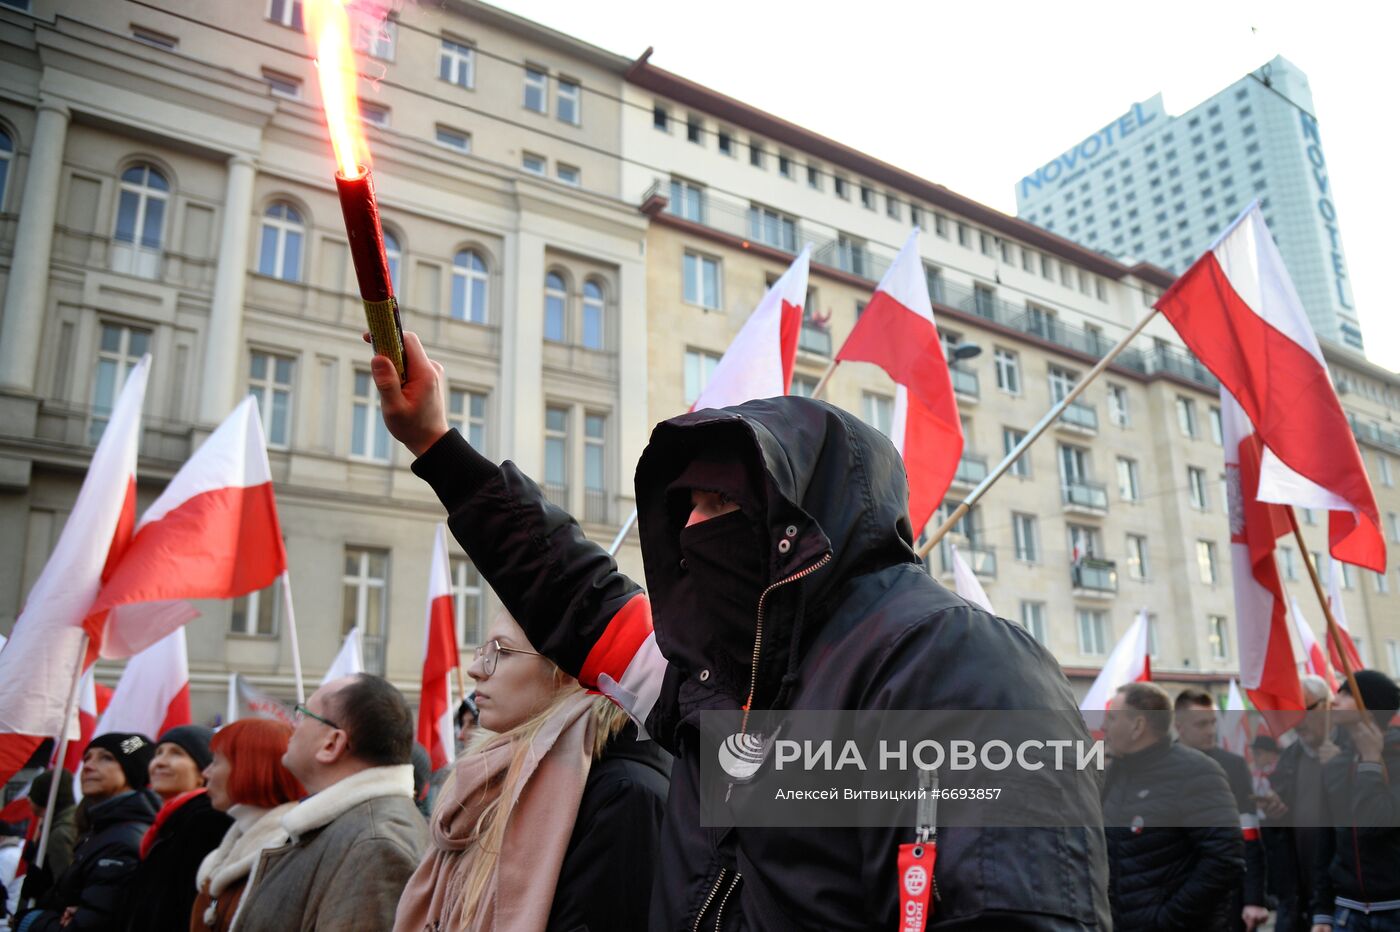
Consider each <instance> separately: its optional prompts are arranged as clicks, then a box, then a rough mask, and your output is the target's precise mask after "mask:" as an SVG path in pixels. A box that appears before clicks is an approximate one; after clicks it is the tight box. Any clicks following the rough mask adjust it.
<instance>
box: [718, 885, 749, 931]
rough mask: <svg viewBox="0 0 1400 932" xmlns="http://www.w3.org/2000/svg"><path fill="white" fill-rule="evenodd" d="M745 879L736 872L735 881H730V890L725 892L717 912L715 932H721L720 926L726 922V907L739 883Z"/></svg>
mask: <svg viewBox="0 0 1400 932" xmlns="http://www.w3.org/2000/svg"><path fill="white" fill-rule="evenodd" d="M743 879H744V875H743V874H741V873H739V872H738V871H735V872H734V879H733V880H731V881H729V889H728V890H725V891H724V899H722V900H720V901H719V910H718V911H716V912H715V932H721V929H720V926H721V924H723V922H724V906H725V904H726V903H728V902H729V897H730V896H731V895H732V894H733V893H734V888H735V887H737V886H739V881H741V880H743Z"/></svg>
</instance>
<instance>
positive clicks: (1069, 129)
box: [492, 0, 1400, 371]
mask: <svg viewBox="0 0 1400 932" xmlns="http://www.w3.org/2000/svg"><path fill="white" fill-rule="evenodd" d="M492 2H494V3H495V4H496V5H497V6H501V7H503V8H505V9H507V10H510V11H512V12H514V13H517V14H519V15H521V16H525V17H527V18H529V19H532V20H535V21H536V22H539V23H542V24H544V25H546V26H549V27H551V28H554V29H557V30H560V31H562V32H565V33H568V34H570V35H573V36H576V37H578V38H580V39H583V40H584V41H586V42H590V43H592V44H594V45H598V46H601V47H603V48H605V49H608V50H609V51H612V52H617V53H618V54H621V55H626V56H629V57H634V58H635V57H636V56H638V55H640V54H641V53H642V52H643V51H644V50H645V49H646V48H647V47H648V46H653V47H655V52H654V53H653V55H652V58H651V61H652V62H653V63H654V64H656V65H658V66H659V67H662V68H666V69H668V70H670V71H674V72H677V73H679V74H681V75H684V76H685V77H687V78H690V79H691V80H694V81H698V82H700V83H701V84H704V85H707V86H709V87H711V88H714V89H715V90H718V91H721V92H723V93H725V94H729V95H731V96H733V97H737V98H738V99H740V100H742V101H744V102H746V103H748V104H751V105H753V106H756V107H759V108H761V109H763V110H767V111H769V112H771V113H774V114H776V115H778V116H781V117H783V118H785V119H788V120H791V121H793V122H795V123H798V124H800V125H802V126H805V127H807V128H809V129H811V130H813V131H815V132H818V133H821V134H823V135H826V136H830V137H832V138H833V139H836V140H839V141H840V142H842V143H845V144H847V145H850V146H853V147H855V148H858V149H861V150H862V151H865V152H867V153H869V154H870V155H873V156H875V157H877V158H880V159H883V160H885V161H887V162H891V163H893V164H895V165H898V166H900V167H901V168H904V169H907V170H909V171H912V172H915V173H917V174H919V175H921V176H923V177H925V178H927V179H929V180H930V181H934V182H937V183H939V184H943V185H946V186H947V187H949V188H952V189H953V190H955V191H957V192H959V193H961V194H964V195H966V196H969V197H972V198H975V199H976V200H978V201H981V202H982V203H984V204H987V205H989V206H992V207H995V208H997V209H999V210H1002V211H1005V212H1006V213H1009V214H1014V213H1015V207H1016V205H1015V196H1014V185H1015V183H1016V182H1017V181H1018V180H1019V179H1020V178H1021V177H1022V176H1023V175H1025V174H1028V173H1029V172H1031V171H1033V170H1034V169H1035V168H1036V167H1037V166H1039V165H1041V164H1044V163H1045V162H1048V161H1050V160H1051V159H1053V158H1054V157H1055V156H1056V155H1058V154H1059V153H1060V152H1062V151H1064V150H1065V149H1068V148H1069V147H1070V146H1071V145H1073V144H1075V143H1076V142H1078V141H1079V140H1081V139H1083V138H1084V137H1085V136H1087V135H1088V134H1089V133H1091V132H1092V131H1093V130H1095V129H1097V128H1099V127H1101V126H1103V125H1104V124H1105V123H1107V122H1108V121H1109V120H1111V119H1113V118H1114V117H1116V116H1118V115H1119V114H1121V113H1123V112H1124V111H1125V110H1126V109H1127V107H1128V105H1129V104H1131V103H1132V102H1134V101H1138V100H1145V99H1147V98H1148V97H1151V96H1152V95H1153V94H1155V93H1157V92H1158V91H1160V92H1162V94H1163V97H1164V102H1165V104H1166V108H1167V112H1168V113H1171V114H1178V113H1181V112H1183V111H1185V110H1187V109H1189V108H1190V107H1192V106H1194V105H1195V104H1197V103H1199V102H1200V101H1202V100H1204V99H1205V98H1207V97H1209V96H1211V95H1212V94H1214V93H1215V92H1216V91H1218V90H1220V89H1221V88H1223V87H1225V86H1226V85H1228V84H1230V83H1232V82H1233V81H1235V80H1237V79H1238V78H1240V77H1241V76H1243V75H1244V74H1246V73H1247V72H1249V71H1251V70H1253V69H1255V68H1257V67H1258V66H1259V65H1261V64H1263V63H1264V62H1266V61H1268V60H1269V59H1271V58H1273V57H1274V56H1275V55H1278V54H1282V55H1283V56H1284V57H1285V58H1288V59H1289V60H1291V61H1292V62H1293V63H1294V64H1296V65H1298V66H1299V67H1300V68H1302V69H1303V71H1304V72H1305V73H1306V74H1307V75H1308V80H1309V83H1310V84H1311V85H1312V92H1313V100H1314V104H1315V106H1316V112H1317V117H1318V124H1319V128H1320V130H1321V134H1322V142H1323V146H1324V148H1325V151H1326V154H1327V164H1328V175H1329V178H1330V180H1331V182H1332V185H1333V189H1334V194H1335V203H1336V207H1337V214H1338V221H1339V224H1340V226H1341V231H1342V241H1343V246H1344V248H1345V250H1346V254H1347V264H1348V266H1349V270H1350V273H1351V279H1352V291H1353V296H1354V299H1355V304H1356V307H1357V312H1358V314H1359V315H1360V318H1361V329H1362V333H1363V336H1364V338H1365V342H1366V346H1367V355H1368V356H1369V357H1370V358H1371V359H1372V360H1373V361H1374V362H1378V363H1380V364H1382V365H1384V366H1386V367H1387V368H1390V369H1392V370H1397V371H1400V299H1397V298H1396V297H1394V295H1395V292H1394V291H1392V290H1391V288H1390V287H1389V286H1387V285H1386V281H1387V279H1386V275H1387V274H1389V273H1390V272H1391V271H1393V270H1395V268H1396V265H1397V258H1400V255H1398V254H1400V237H1397V236H1396V234H1395V232H1394V231H1393V229H1392V227H1391V224H1392V223H1394V222H1395V221H1396V220H1397V216H1396V214H1397V210H1400V196H1398V195H1397V193H1396V186H1395V183H1394V182H1393V181H1391V180H1388V179H1391V178H1392V176H1393V175H1394V174H1395V168H1394V163H1395V160H1396V155H1397V150H1400V133H1397V131H1396V129H1395V125H1394V122H1393V120H1392V118H1390V117H1388V116H1386V114H1387V113H1388V112H1390V111H1392V110H1394V109H1395V106H1396V104H1395V100H1394V98H1395V96H1396V91H1395V90H1394V89H1393V86H1392V85H1391V83H1390V82H1391V81H1393V80H1394V79H1395V72H1394V71H1393V70H1392V69H1391V68H1390V67H1387V66H1386V64H1385V63H1386V62H1387V61H1390V60H1392V59H1393V57H1394V42H1395V40H1394V37H1395V35H1396V34H1397V32H1400V4H1396V3H1390V2H1354V0H1335V2H1331V3H1319V2H1311V3H1298V2H1292V0H1271V2H1267V3H1265V2H1231V0H1214V2H1209V3H1207V2H1198V0H1178V2H1171V3H1167V2H1159V3H1153V4H1148V3H1142V2H1135V0H1119V2H1116V3H1109V2H1098V0H1092V2H1075V3H1061V4H1054V5H1052V4H1048V3H1029V2H1020V0H998V2H987V3H967V2H958V3H950V2H944V0H939V2H928V0H903V2H895V0H865V2H863V3H860V4H856V5H851V4H849V3H829V2H808V3H780V2H776V0H766V2H763V0H757V2H756V0H744V2H737V0H707V2H705V3H703V4H701V5H699V6H693V5H691V4H689V3H657V2H655V0H599V2H594V3H579V2H578V0H492ZM1387 127H1390V128H1389V129H1387ZM1387 140H1389V142H1387Z"/></svg>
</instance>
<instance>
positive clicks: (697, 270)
mask: <svg viewBox="0 0 1400 932" xmlns="http://www.w3.org/2000/svg"><path fill="white" fill-rule="evenodd" d="M682 271H683V272H684V276H683V277H684V279H685V301H686V303H687V304H697V305H699V306H700V307H703V308H705V309H706V310H710V311H715V310H719V305H720V278H719V260H718V259H713V258H711V257H709V256H702V255H700V254H698V253H693V252H687V253H686V254H685V257H684V259H683V260H682Z"/></svg>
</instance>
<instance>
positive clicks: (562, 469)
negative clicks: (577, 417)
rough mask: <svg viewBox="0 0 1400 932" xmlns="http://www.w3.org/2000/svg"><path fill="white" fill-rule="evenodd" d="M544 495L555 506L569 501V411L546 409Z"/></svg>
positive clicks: (555, 407)
mask: <svg viewBox="0 0 1400 932" xmlns="http://www.w3.org/2000/svg"><path fill="white" fill-rule="evenodd" d="M544 493H545V496H546V497H547V498H548V499H549V500H550V501H551V502H553V503H554V504H556V505H559V506H560V507H567V505H568V500H569V409H568V408H564V407H559V406H556V405H549V406H548V407H546V408H545V409H544Z"/></svg>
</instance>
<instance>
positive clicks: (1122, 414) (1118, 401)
mask: <svg viewBox="0 0 1400 932" xmlns="http://www.w3.org/2000/svg"><path fill="white" fill-rule="evenodd" d="M1108 419H1109V420H1110V421H1111V422H1113V423H1114V424H1116V425H1117V426H1119V427H1127V426H1128V425H1129V424H1130V423H1132V416H1131V414H1130V408H1129V407H1128V388H1127V386H1125V385H1114V384H1112V383H1109V386H1108Z"/></svg>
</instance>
